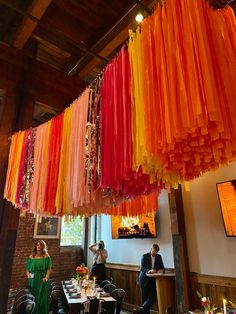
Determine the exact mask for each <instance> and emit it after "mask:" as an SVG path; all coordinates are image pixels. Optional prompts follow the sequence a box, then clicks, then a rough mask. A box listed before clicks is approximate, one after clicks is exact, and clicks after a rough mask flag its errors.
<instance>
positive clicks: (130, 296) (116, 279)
mask: <svg viewBox="0 0 236 314" xmlns="http://www.w3.org/2000/svg"><path fill="white" fill-rule="evenodd" d="M106 268H107V278H110V277H111V278H113V283H114V284H115V285H116V286H117V287H118V288H122V289H124V290H125V291H126V296H125V300H124V304H123V309H125V310H129V311H132V309H133V308H137V307H138V306H140V305H141V292H140V288H139V286H138V284H137V279H138V275H139V269H140V267H139V266H132V265H130V266H129V265H122V264H107V266H106ZM157 310H158V308H157V304H155V305H154V307H153V309H152V312H154V313H155V312H157Z"/></svg>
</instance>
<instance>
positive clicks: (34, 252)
mask: <svg viewBox="0 0 236 314" xmlns="http://www.w3.org/2000/svg"><path fill="white" fill-rule="evenodd" d="M38 243H41V244H42V247H43V248H42V254H43V256H45V255H46V254H47V252H48V248H47V244H46V242H45V241H43V240H38V241H37V242H35V245H34V249H33V251H32V255H33V256H35V255H36V253H37V244H38Z"/></svg>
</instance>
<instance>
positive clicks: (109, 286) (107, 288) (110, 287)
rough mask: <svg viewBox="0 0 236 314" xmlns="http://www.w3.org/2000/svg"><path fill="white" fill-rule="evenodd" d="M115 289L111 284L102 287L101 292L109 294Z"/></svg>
mask: <svg viewBox="0 0 236 314" xmlns="http://www.w3.org/2000/svg"><path fill="white" fill-rule="evenodd" d="M115 289H116V286H115V285H114V284H113V283H108V284H106V285H105V286H104V287H103V290H104V291H105V292H107V293H110V294H111V292H112V291H113V290H115Z"/></svg>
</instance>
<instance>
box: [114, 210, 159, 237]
mask: <svg viewBox="0 0 236 314" xmlns="http://www.w3.org/2000/svg"><path fill="white" fill-rule="evenodd" d="M155 216H156V215H155V213H153V212H151V213H148V214H145V215H142V216H136V217H121V216H119V217H118V216H112V218H111V228H112V239H131V238H156V236H157V231H156V221H155Z"/></svg>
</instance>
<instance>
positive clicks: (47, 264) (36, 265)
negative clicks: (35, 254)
mask: <svg viewBox="0 0 236 314" xmlns="http://www.w3.org/2000/svg"><path fill="white" fill-rule="evenodd" d="M51 267H52V260H51V257H50V256H48V257H42V258H31V257H29V258H27V260H26V270H28V271H29V272H30V273H32V274H33V278H29V279H28V281H27V285H28V286H29V287H30V291H31V293H32V294H33V296H34V297H35V303H36V307H35V310H34V314H48V313H49V304H48V300H49V281H47V282H43V281H42V279H43V278H44V277H45V276H46V273H47V270H48V269H49V268H51Z"/></svg>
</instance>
